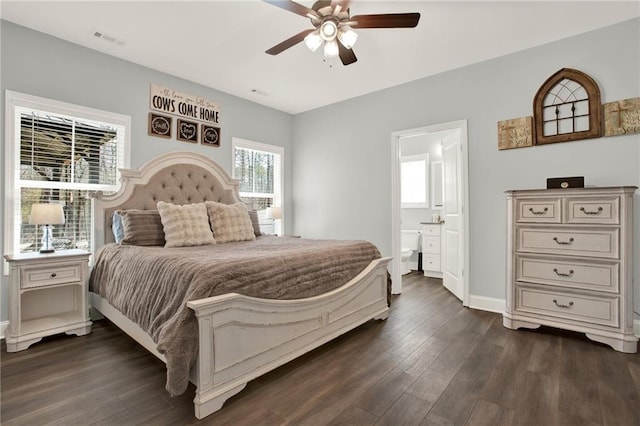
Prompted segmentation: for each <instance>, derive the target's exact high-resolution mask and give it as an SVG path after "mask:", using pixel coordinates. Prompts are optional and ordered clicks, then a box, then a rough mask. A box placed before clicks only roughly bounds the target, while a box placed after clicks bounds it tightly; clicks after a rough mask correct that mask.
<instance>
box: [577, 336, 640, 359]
mask: <svg viewBox="0 0 640 426" xmlns="http://www.w3.org/2000/svg"><path fill="white" fill-rule="evenodd" d="M586 335H587V337H588V338H589V339H591V340H593V341H595V342H600V343H604V344H605V345H609V346H611V347H612V348H613V349H615V350H616V351H618V352H624V353H628V354H635V353H636V352H638V339H637V338H635V336H633V337H634V338H635V340H634V339H632V340H624V339H615V338H613V337H605V336H598V335H597V334H591V333H586Z"/></svg>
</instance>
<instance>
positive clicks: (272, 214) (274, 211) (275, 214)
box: [264, 207, 282, 219]
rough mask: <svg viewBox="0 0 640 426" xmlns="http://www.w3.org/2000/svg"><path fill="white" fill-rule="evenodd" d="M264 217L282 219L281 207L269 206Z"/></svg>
mask: <svg viewBox="0 0 640 426" xmlns="http://www.w3.org/2000/svg"><path fill="white" fill-rule="evenodd" d="M264 217H265V218H267V219H282V209H281V208H280V207H269V208H267V213H266V214H265V216H264Z"/></svg>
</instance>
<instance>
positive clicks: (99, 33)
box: [91, 31, 125, 46]
mask: <svg viewBox="0 0 640 426" xmlns="http://www.w3.org/2000/svg"><path fill="white" fill-rule="evenodd" d="M91 35H92V36H93V37H95V38H99V39H100V40H104V41H107V42H109V43H113V44H115V45H118V46H124V45H125V42H124V41H122V40H118V39H117V38H115V37H113V36H110V35H109V34H105V33H103V32H102V31H92V32H91Z"/></svg>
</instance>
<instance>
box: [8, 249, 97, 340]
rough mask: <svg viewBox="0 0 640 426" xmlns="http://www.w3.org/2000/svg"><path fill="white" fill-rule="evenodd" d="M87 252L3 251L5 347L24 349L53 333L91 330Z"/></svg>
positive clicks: (85, 332)
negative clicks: (6, 286) (6, 298)
mask: <svg viewBox="0 0 640 426" xmlns="http://www.w3.org/2000/svg"><path fill="white" fill-rule="evenodd" d="M89 255H90V253H88V252H86V251H84V250H61V251H56V252H54V253H49V254H40V253H20V254H8V255H5V259H6V260H7V262H9V326H8V328H7V332H6V343H7V352H17V351H21V350H24V349H27V348H28V347H29V346H31V345H32V344H34V343H36V342H38V341H40V340H42V338H43V337H45V336H50V335H53V334H58V333H67V334H75V335H78V336H82V335H85V334H88V333H90V332H91V321H90V320H89V307H88V292H87V280H88V275H89V274H88V270H89V266H88V265H89Z"/></svg>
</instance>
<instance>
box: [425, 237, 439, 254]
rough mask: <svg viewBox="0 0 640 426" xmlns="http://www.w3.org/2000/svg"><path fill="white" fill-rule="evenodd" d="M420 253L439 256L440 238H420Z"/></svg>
mask: <svg viewBox="0 0 640 426" xmlns="http://www.w3.org/2000/svg"><path fill="white" fill-rule="evenodd" d="M422 252H423V253H432V254H440V237H424V236H423V237H422Z"/></svg>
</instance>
